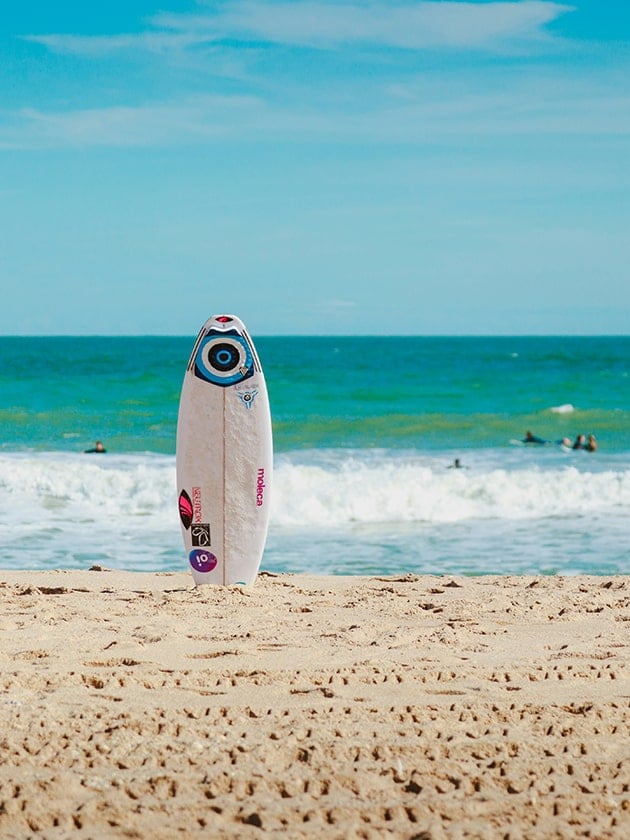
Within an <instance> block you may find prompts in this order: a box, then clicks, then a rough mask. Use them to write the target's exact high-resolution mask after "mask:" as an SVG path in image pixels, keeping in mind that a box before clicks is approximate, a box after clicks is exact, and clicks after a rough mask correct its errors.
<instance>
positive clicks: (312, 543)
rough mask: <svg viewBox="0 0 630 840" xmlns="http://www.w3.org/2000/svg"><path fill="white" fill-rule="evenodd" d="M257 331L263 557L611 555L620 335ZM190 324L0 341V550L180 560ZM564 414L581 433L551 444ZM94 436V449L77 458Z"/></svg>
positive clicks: (591, 563)
mask: <svg viewBox="0 0 630 840" xmlns="http://www.w3.org/2000/svg"><path fill="white" fill-rule="evenodd" d="M254 338H255V341H256V345H257V348H258V351H259V355H260V357H261V361H262V363H263V367H264V369H265V373H266V377H267V383H268V388H269V394H270V400H271V406H272V414H273V424H274V445H275V452H276V471H275V472H276V476H275V487H274V509H273V514H272V522H271V528H270V536H269V541H268V546H267V550H266V553H265V557H264V560H263V567H264V568H268V569H271V570H274V569H275V570H283V571H311V572H327V573H379V572H387V573H397V572H400V571H414V572H436V573H440V572H445V571H448V572H457V573H485V572H498V571H512V572H516V573H525V572H534V573H535V572H545V573H554V572H567V573H571V572H578V571H588V572H591V573H607V574H608V573H613V572H620V573H626V572H627V571H628V570H630V559H629V550H628V539H627V530H628V528H627V521H628V519H627V517H628V513H629V512H630V361H629V360H630V338H628V337H601V338H570V337H563V338H549V337H535V338H534V337H532V338H527V337H513V338H510V337H501V338H434V337H427V338H422V337H387V338H368V337H360V338H356V337H317V338H309V337H260V338H256V337H254ZM193 341H194V336H189V337H183V338H178V337H137V338H102V337H82V338H45V337H41V338H27V337H20V338H12V337H4V338H0V490H1V491H2V497H1V499H2V500H1V501H0V565H2V566H4V567H5V568H38V567H48V566H54V567H79V568H81V567H84V566H85V565H86V564H88V565H90V564H91V563H93V562H103V563H106V564H108V565H110V566H113V567H117V568H130V569H131V568H134V569H152V568H155V569H159V570H162V569H176V568H181V569H184V568H186V565H185V562H184V558H183V551H182V547H181V545H180V535H179V525H178V521H177V517H176V505H175V487H174V485H175V479H174V451H175V431H176V422H177V407H178V400H179V390H180V387H181V381H182V377H183V371H184V369H185V366H186V362H187V360H188V356H189V354H190V350H191V347H192V344H193ZM527 429H531V430H532V431H533V432H534V433H535V434H536V435H539V436H541V437H542V438H544V439H546V440H547V441H549V443H548V444H547V445H545V446H524V445H523V444H522V443H521V442H520V441H521V440H522V438H523V436H524V433H525V431H526V430H527ZM578 433H584V434H589V433H594V434H595V435H596V436H597V439H598V442H599V449H598V451H597V452H595V453H586V452H573V451H571V450H570V449H566V448H563V447H561V446H559V445H558V443H557V442H558V441H560V440H561V439H562V438H564V437H569V438H571V439H573V438H574V437H575V435H576V434H578ZM96 439H101V440H103V441H104V443H105V445H106V447H107V449H108V454H107V455H106V456H105V457H102V456H96V457H94V456H86V455H82V454H81V453H82V452H83V450H84V449H87V448H89V447H90V446H92V445H93V444H94V441H95V440H96ZM455 458H460V460H461V462H462V464H463V465H464V467H465V469H463V470H453V469H450V467H451V465H452V463H453V461H454V459H455Z"/></svg>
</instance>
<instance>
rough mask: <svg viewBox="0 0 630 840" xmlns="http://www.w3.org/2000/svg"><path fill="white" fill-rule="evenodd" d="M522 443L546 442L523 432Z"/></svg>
mask: <svg viewBox="0 0 630 840" xmlns="http://www.w3.org/2000/svg"><path fill="white" fill-rule="evenodd" d="M523 443H547V441H546V440H544V439H543V438H541V437H536V435H534V434H532V432H525V437H524V438H523Z"/></svg>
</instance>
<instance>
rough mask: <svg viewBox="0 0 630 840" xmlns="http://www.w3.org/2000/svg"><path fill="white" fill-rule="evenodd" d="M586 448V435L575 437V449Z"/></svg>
mask: <svg viewBox="0 0 630 840" xmlns="http://www.w3.org/2000/svg"><path fill="white" fill-rule="evenodd" d="M585 448H586V437H585V436H584V435H578V436H577V437H576V438H575V442H574V444H573V449H585Z"/></svg>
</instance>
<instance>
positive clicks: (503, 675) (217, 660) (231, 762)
mask: <svg viewBox="0 0 630 840" xmlns="http://www.w3.org/2000/svg"><path fill="white" fill-rule="evenodd" d="M0 598H1V599H2V611H1V613H0V639H1V644H0V661H1V662H2V691H1V692H0V710H1V711H0V714H1V718H0V721H1V723H2V732H3V735H2V746H3V750H2V752H3V763H2V765H1V766H0V836H2V837H3V840H4V838H16V840H17V838H20V840H24V838H26V837H33V838H35V837H36V838H38V840H40V838H61V837H69V836H72V837H73V838H80V839H81V838H85V840H87V838H101V837H102V838H119V837H120V838H123V837H137V838H144V837H149V836H150V837H152V838H158V840H161V839H162V838H163V840H166V838H172V837H174V836H185V837H195V836H199V837H213V836H216V837H221V838H249V837H252V838H253V837H261V835H263V834H272V835H273V834H274V833H278V834H280V832H282V834H283V836H286V837H287V838H296V839H298V838H307V837H313V838H315V837H322V836H325V837H326V838H354V837H356V838H369V840H371V839H372V838H374V840H376V838H382V837H384V836H386V837H400V838H406V840H411V838H432V840H441V838H450V837H458V838H459V837H466V838H473V837H478V838H489V837H490V838H492V837H507V836H509V837H510V838H517V837H518V838H533V839H535V838H541V840H542V838H545V839H546V838H552V837H554V838H555V837H557V838H575V837H587V836H588V837H591V838H594V837H597V838H598V840H601V839H602V838H619V839H620V840H621V838H625V837H626V836H629V835H630V746H629V744H628V738H627V733H628V726H629V724H630V682H629V673H630V669H629V664H630V644H629V640H628V630H629V629H630V623H629V622H630V578H628V577H626V576H613V577H592V576H585V575H578V576H575V577H557V576H554V577H542V576H540V577H533V576H526V577H519V576H506V577H499V576H490V575H484V576H480V577H474V578H472V577H457V576H451V575H444V576H428V575H423V576H416V575H404V576H378V577H364V576H361V577H341V576H334V577H333V576H321V577H320V576H311V575H302V574H270V573H261V575H259V577H258V579H257V581H256V583H255V584H254V585H253V586H251V587H227V588H220V587H211V586H204V587H199V588H195V587H194V586H193V583H192V578H191V577H190V575H189V574H188V573H186V572H164V573H155V574H154V573H147V572H135V573H134V572H120V571H106V570H103V571H45V572H38V571H37V572H36V571H28V572H25V571H17V572H13V571H0Z"/></svg>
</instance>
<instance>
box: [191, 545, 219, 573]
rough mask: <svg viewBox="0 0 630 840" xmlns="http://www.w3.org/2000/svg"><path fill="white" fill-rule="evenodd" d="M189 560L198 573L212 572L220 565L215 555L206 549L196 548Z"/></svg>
mask: <svg viewBox="0 0 630 840" xmlns="http://www.w3.org/2000/svg"><path fill="white" fill-rule="evenodd" d="M188 560H189V561H190V565H191V566H192V567H193V569H195V571H197V572H211V571H212V570H213V569H215V568H216V565H217V563H218V560H217V558H216V557H215V556H214V554H212V552H211V551H207V550H206V549H204V548H194V549H193V550H192V551H191V552H190V554H189V555H188Z"/></svg>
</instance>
